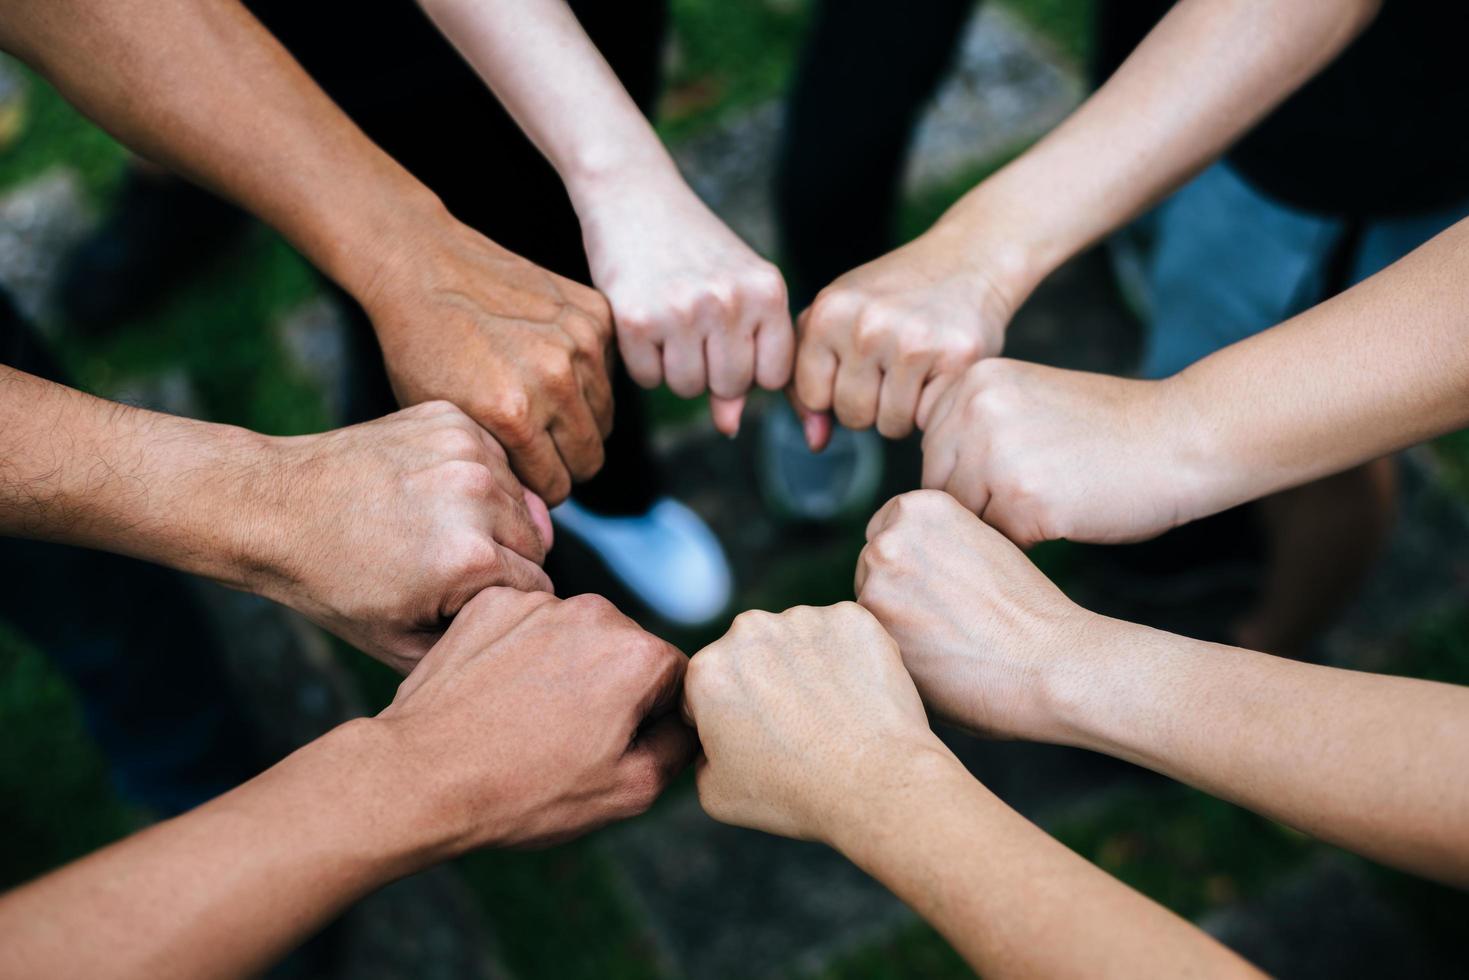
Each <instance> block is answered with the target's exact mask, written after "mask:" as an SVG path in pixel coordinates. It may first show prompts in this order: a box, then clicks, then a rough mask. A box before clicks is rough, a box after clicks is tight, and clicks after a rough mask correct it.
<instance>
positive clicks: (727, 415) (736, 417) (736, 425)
mask: <svg viewBox="0 0 1469 980" xmlns="http://www.w3.org/2000/svg"><path fill="white" fill-rule="evenodd" d="M709 412H710V414H712V415H713V416H714V428H716V429H718V430H719V431H720V432H722V433H724V434H725V435H727V436H729V437H730V438H731V439H733V438H734V437H735V436H737V435H739V434H740V416H741V415H743V414H744V412H745V396H744V395H741V396H740V397H738V398H720V397H719V396H718V395H716V394H714V393H713V392H710V394H709Z"/></svg>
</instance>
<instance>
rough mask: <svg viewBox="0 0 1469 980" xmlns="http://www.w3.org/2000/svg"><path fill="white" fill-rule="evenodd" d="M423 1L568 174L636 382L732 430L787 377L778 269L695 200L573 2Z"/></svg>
mask: <svg viewBox="0 0 1469 980" xmlns="http://www.w3.org/2000/svg"><path fill="white" fill-rule="evenodd" d="M420 2H421V5H422V6H423V8H424V10H425V11H426V12H427V13H428V14H429V15H430V16H431V17H432V18H433V19H434V21H435V22H436V23H437V24H438V25H439V27H440V28H441V29H442V30H443V32H444V34H445V36H447V37H448V38H449V39H450V40H451V41H452V42H453V43H454V44H455V46H457V47H458V48H459V50H460V52H461V53H462V54H463V55H464V56H465V58H466V59H467V60H468V61H469V62H470V64H472V65H473V66H474V68H475V69H476V70H477V71H478V72H479V74H480V75H481V76H482V77H483V78H484V79H485V81H486V82H487V83H488V84H489V85H490V86H491V87H492V88H493V89H494V91H495V93H496V94H497V95H498V96H499V98H500V99H501V101H502V102H504V104H505V105H506V107H507V108H508V109H509V110H510V112H511V113H512V115H513V116H514V117H515V119H516V121H517V122H518V123H519V124H520V126H521V128H522V129H524V130H525V132H526V134H527V135H528V136H529V137H530V138H531V139H532V140H533V141H534V142H535V143H536V145H537V146H538V147H540V149H541V151H542V152H543V153H544V154H545V156H546V158H547V159H548V160H550V162H551V164H552V165H553V166H554V167H555V168H556V170H557V171H558V172H559V173H560V175H561V178H562V180H563V181H564V182H565V184H566V188H567V190H568V192H569V193H570V195H571V199H572V203H573V204H574V205H575V207H576V211H577V214H578V216H579V217H580V218H581V223H582V230H583V234H584V236H585V240H586V245H587V257H588V260H589V261H590V264H591V269H592V279H593V281H594V283H595V284H596V285H597V287H598V288H599V289H601V290H602V291H603V292H604V293H606V295H607V298H608V300H609V301H610V302H611V304H612V313H613V317H614V319H615V321H616V325H617V339H618V345H619V348H620V350H621V352H622V357H623V361H624V363H625V364H626V365H627V368H628V371H629V373H630V374H631V375H632V376H633V378H634V379H635V380H636V381H637V382H638V383H639V384H641V385H643V386H645V387H653V386H656V385H658V384H659V383H661V382H664V381H666V382H667V383H668V386H669V387H670V388H671V389H672V390H673V391H674V392H675V393H677V394H678V395H681V396H683V397H685V398H691V397H693V396H695V395H698V394H699V393H701V392H703V391H704V390H705V389H706V387H707V388H708V390H709V391H710V392H711V393H712V395H713V396H714V406H713V407H714V419H715V423H716V424H717V425H718V427H719V428H720V429H721V430H722V431H724V432H726V433H729V434H733V433H734V432H735V430H736V429H737V428H738V426H739V419H740V411H741V407H742V405H743V403H744V398H745V393H746V391H748V390H749V388H750V387H751V386H752V385H754V384H759V385H760V386H762V387H764V388H769V389H778V388H780V387H782V386H784V385H785V384H786V382H787V381H788V380H789V378H790V372H791V358H792V348H793V346H794V335H793V333H792V328H791V319H790V313H789V310H788V309H787V307H786V292H785V285H784V283H783V282H782V280H781V277H780V274H779V272H777V271H776V269H775V267H774V266H773V265H771V264H770V263H769V262H766V261H765V260H763V259H761V258H760V257H759V256H758V255H756V254H755V253H754V252H753V251H752V250H751V249H750V247H749V246H748V245H746V244H745V243H744V242H742V241H741V240H740V239H739V238H738V236H736V235H735V234H734V233H733V232H732V231H730V230H729V228H727V227H726V226H725V225H724V224H723V223H722V222H721V221H720V220H719V219H718V218H717V217H715V216H714V214H713V213H712V212H711V211H710V210H709V209H708V208H707V207H706V206H705V205H704V204H703V203H702V202H701V201H700V200H699V199H698V198H697V197H696V196H695V195H694V193H693V191H692V190H690V188H689V186H688V185H687V184H686V183H685V182H684V180H683V178H682V176H681V175H680V174H679V172H678V168H677V166H676V165H675V164H674V161H673V159H672V157H670V156H669V154H668V151H667V150H666V149H664V147H663V144H662V143H661V142H660V141H659V139H658V136H657V134H656V133H654V131H653V128H652V127H651V126H650V125H649V124H648V121H647V120H646V119H645V118H644V117H643V114H642V113H641V112H640V111H639V110H638V107H637V105H636V104H634V102H633V100H632V99H631V98H630V97H629V95H628V93H627V92H626V90H624V89H623V87H622V84H621V83H620V82H619V81H618V79H617V76H616V75H615V74H614V73H613V71H612V69H611V67H610V66H609V65H608V64H607V62H606V61H605V60H604V59H603V57H602V55H601V53H600V52H598V51H597V48H596V46H595V45H594V44H593V43H592V42H591V40H590V39H589V38H588V37H587V35H586V33H585V31H583V29H582V27H581V24H580V23H578V22H577V19H576V15H575V14H574V13H573V12H572V10H571V8H570V7H568V6H567V4H566V3H565V2H564V0H420Z"/></svg>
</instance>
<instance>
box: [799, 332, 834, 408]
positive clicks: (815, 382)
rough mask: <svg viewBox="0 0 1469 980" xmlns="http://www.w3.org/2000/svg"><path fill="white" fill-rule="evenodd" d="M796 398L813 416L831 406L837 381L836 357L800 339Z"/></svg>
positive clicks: (819, 344)
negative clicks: (798, 398)
mask: <svg viewBox="0 0 1469 980" xmlns="http://www.w3.org/2000/svg"><path fill="white" fill-rule="evenodd" d="M795 378H796V394H797V395H799V396H800V398H801V404H803V405H805V406H806V407H807V408H809V409H810V410H811V411H813V412H825V411H828V410H829V409H830V408H831V406H832V399H833V398H834V397H835V389H836V379H837V356H836V353H835V352H834V351H833V350H832V349H831V348H830V347H827V346H826V345H825V344H824V343H822V342H821V341H819V340H812V339H810V338H809V337H808V338H803V339H802V340H801V344H800V346H799V347H797V348H796V371H795Z"/></svg>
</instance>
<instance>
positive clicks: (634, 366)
mask: <svg viewBox="0 0 1469 980" xmlns="http://www.w3.org/2000/svg"><path fill="white" fill-rule="evenodd" d="M617 349H618V351H619V352H620V353H621V354H622V364H623V366H624V367H626V368H627V373H628V376H629V377H631V378H632V379H633V380H634V381H636V382H637V383H638V384H639V385H641V386H642V387H644V388H656V387H658V386H659V385H661V384H662V383H663V351H662V349H661V348H659V346H658V345H657V344H655V343H654V342H653V341H651V340H633V339H632V338H630V337H629V336H628V335H627V334H626V333H625V332H623V331H621V330H619V331H618V332H617Z"/></svg>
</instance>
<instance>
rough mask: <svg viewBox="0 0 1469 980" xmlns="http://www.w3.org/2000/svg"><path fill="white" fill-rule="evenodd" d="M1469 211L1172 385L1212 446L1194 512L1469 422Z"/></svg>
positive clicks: (1203, 444) (1200, 443)
mask: <svg viewBox="0 0 1469 980" xmlns="http://www.w3.org/2000/svg"><path fill="white" fill-rule="evenodd" d="M1466 338H1469V221H1466V222H1460V223H1459V224H1457V225H1455V226H1454V227H1452V228H1450V229H1449V230H1448V231H1445V232H1443V233H1442V234H1440V235H1439V236H1437V237H1436V238H1434V239H1432V240H1430V241H1429V242H1428V243H1427V244H1425V245H1423V246H1421V247H1420V248H1418V249H1417V250H1416V251H1414V252H1413V253H1411V254H1410V255H1408V256H1407V257H1406V258H1404V259H1403V260H1401V261H1400V262H1398V263H1396V264H1395V265H1393V266H1391V267H1389V268H1388V269H1386V270H1384V271H1382V272H1380V273H1378V274H1377V275H1375V276H1373V277H1372V278H1370V279H1368V280H1367V281H1365V282H1363V283H1361V284H1359V285H1358V286H1356V287H1354V288H1352V289H1350V290H1348V291H1347V292H1345V293H1342V294H1341V295H1339V296H1337V297H1335V298H1333V299H1331V300H1328V301H1327V302H1325V303H1322V304H1321V305H1319V306H1316V307H1314V308H1312V309H1310V310H1308V311H1306V312H1305V313H1303V314H1301V315H1300V316H1297V317H1295V318H1294V319H1292V320H1289V321H1287V322H1286V323H1284V324H1281V325H1280V326H1278V327H1276V328H1274V329H1273V330H1267V331H1265V332H1264V333H1261V334H1257V335H1256V336H1254V337H1252V338H1250V339H1248V340H1245V341H1242V342H1240V343H1238V344H1234V345H1232V346H1230V347H1226V348H1224V349H1223V350H1221V351H1219V352H1217V353H1215V354H1213V355H1211V356H1209V357H1207V358H1204V359H1203V360H1202V361H1199V362H1198V363H1197V364H1195V365H1193V366H1192V367H1189V368H1188V369H1186V370H1185V371H1183V372H1182V373H1181V374H1179V375H1177V376H1176V377H1175V378H1172V379H1170V380H1168V381H1166V382H1164V383H1163V384H1164V385H1165V387H1167V388H1169V389H1171V391H1170V392H1169V395H1168V397H1169V398H1170V399H1171V400H1172V401H1173V402H1174V403H1175V404H1177V405H1178V406H1180V411H1179V412H1178V413H1177V415H1178V417H1179V418H1181V419H1193V420H1197V421H1196V423H1195V424H1194V429H1195V431H1194V432H1191V433H1190V434H1189V436H1188V438H1190V439H1191V440H1192V441H1193V442H1194V443H1195V444H1196V446H1197V448H1198V450H1199V451H1198V452H1197V453H1196V455H1199V456H1201V457H1203V458H1204V463H1205V468H1206V471H1207V472H1208V474H1209V476H1208V479H1207V488H1206V495H1205V496H1204V498H1203V499H1200V500H1199V501H1197V502H1196V505H1195V510H1196V511H1197V513H1196V514H1195V515H1194V516H1202V515H1204V514H1208V513H1213V512H1215V511H1219V510H1223V509H1225V508H1227V507H1231V506H1233V505H1235V504H1238V503H1242V502H1244V501H1246V500H1253V499H1256V498H1258V497H1261V496H1264V495H1265V494H1268V493H1272V492H1274V491H1276V490H1281V489H1284V488H1286V487H1290V486H1296V485H1299V484H1302V483H1306V482H1309V481H1310V480H1314V479H1317V478H1319V477H1322V476H1326V475H1328V474H1331V473H1337V472H1341V471H1342V470H1345V469H1348V468H1350V467H1352V466H1355V465H1357V464H1359V463H1364V462H1367V461H1368V460H1372V459H1376V458H1378V457H1380V456H1384V455H1386V454H1388V453H1391V452H1394V451H1396V450H1398V449H1402V448H1404V447H1406V446H1411V445H1413V444H1415V443H1417V442H1421V441H1423V440H1424V439H1428V438H1431V437H1433V436H1436V435H1442V434H1443V433H1445V432H1451V431H1454V430H1456V429H1460V428H1463V427H1464V426H1466V425H1469V343H1466Z"/></svg>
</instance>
